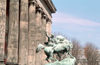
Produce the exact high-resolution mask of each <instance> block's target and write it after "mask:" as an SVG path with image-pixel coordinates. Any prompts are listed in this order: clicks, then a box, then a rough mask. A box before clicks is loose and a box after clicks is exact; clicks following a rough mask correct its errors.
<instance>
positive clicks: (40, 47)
mask: <svg viewBox="0 0 100 65" xmlns="http://www.w3.org/2000/svg"><path fill="white" fill-rule="evenodd" d="M44 48H45V47H44V46H43V45H42V44H39V45H38V46H37V49H36V53H38V52H39V51H40V50H41V49H44Z"/></svg>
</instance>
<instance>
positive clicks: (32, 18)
mask: <svg viewBox="0 0 100 65" xmlns="http://www.w3.org/2000/svg"><path fill="white" fill-rule="evenodd" d="M35 13H36V5H35V2H33V3H32V2H31V3H30V6H29V50H28V51H29V55H28V56H29V57H28V65H35V40H36V15H35Z"/></svg>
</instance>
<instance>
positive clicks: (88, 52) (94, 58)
mask: <svg viewBox="0 0 100 65" xmlns="http://www.w3.org/2000/svg"><path fill="white" fill-rule="evenodd" d="M85 56H86V58H87V64H88V65H98V48H97V47H96V46H95V45H93V44H92V43H90V42H88V43H86V45H85Z"/></svg>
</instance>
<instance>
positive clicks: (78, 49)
mask: <svg viewBox="0 0 100 65" xmlns="http://www.w3.org/2000/svg"><path fill="white" fill-rule="evenodd" d="M72 43H73V49H72V55H73V56H74V57H75V58H76V65H77V63H78V62H79V60H78V59H79V55H80V52H81V45H80V42H79V40H77V39H76V38H72Z"/></svg>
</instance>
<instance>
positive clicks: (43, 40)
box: [42, 14, 47, 44]
mask: <svg viewBox="0 0 100 65" xmlns="http://www.w3.org/2000/svg"><path fill="white" fill-rule="evenodd" d="M46 19H47V15H46V14H43V16H42V44H44V43H45V42H46V34H45V30H46Z"/></svg>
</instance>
